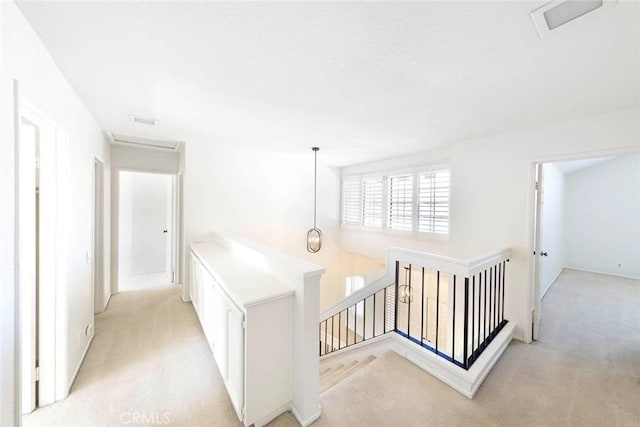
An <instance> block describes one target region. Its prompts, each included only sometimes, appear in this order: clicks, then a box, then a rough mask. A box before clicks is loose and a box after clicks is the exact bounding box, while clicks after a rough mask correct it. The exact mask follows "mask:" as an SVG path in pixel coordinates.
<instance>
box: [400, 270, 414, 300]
mask: <svg viewBox="0 0 640 427" xmlns="http://www.w3.org/2000/svg"><path fill="white" fill-rule="evenodd" d="M398 291H399V294H400V295H399V296H398V299H399V300H400V302H401V303H404V304H411V303H412V302H413V288H412V287H411V267H404V285H402V286H400V288H399V289H398Z"/></svg>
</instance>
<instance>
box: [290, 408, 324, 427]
mask: <svg viewBox="0 0 640 427" xmlns="http://www.w3.org/2000/svg"><path fill="white" fill-rule="evenodd" d="M321 412H322V411H321V409H320V406H318V410H317V411H316V412H314V413H313V414H311V416H310V417H307V419H302V417H301V416H300V414H298V411H296V410H295V408H294V407H293V406H292V407H291V414H292V415H293V416H294V418H295V419H296V420H297V421H298V423H300V425H301V426H302V427H308V426H310V425H311V424H313V422H314V421H316V420H317V419H318V418H320V413H321Z"/></svg>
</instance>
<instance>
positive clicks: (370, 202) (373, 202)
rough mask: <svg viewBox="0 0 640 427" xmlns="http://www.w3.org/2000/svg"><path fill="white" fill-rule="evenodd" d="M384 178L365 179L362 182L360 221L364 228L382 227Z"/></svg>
mask: <svg viewBox="0 0 640 427" xmlns="http://www.w3.org/2000/svg"><path fill="white" fill-rule="evenodd" d="M383 200H384V178H383V177H382V176H372V177H366V178H363V180H362V220H363V225H364V226H365V227H382V209H383V206H382V204H383Z"/></svg>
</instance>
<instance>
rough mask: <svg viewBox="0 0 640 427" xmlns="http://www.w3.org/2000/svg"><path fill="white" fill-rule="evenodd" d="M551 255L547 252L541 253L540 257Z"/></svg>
mask: <svg viewBox="0 0 640 427" xmlns="http://www.w3.org/2000/svg"><path fill="white" fill-rule="evenodd" d="M547 255H549V254H548V253H547V252H540V256H547Z"/></svg>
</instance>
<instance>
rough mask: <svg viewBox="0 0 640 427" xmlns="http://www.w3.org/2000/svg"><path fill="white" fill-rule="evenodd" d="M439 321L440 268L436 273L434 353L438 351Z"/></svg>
mask: <svg viewBox="0 0 640 427" xmlns="http://www.w3.org/2000/svg"><path fill="white" fill-rule="evenodd" d="M439 321H440V270H438V272H437V273H436V353H438V335H439V334H438V326H439V324H438V323H439Z"/></svg>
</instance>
